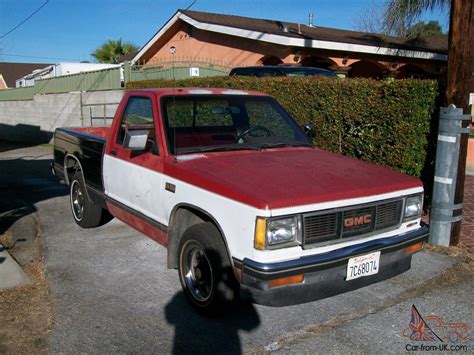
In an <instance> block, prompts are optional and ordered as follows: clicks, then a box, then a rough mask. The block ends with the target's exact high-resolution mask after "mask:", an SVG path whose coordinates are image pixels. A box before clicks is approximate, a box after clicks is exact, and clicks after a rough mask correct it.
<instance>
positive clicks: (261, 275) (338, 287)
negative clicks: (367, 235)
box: [234, 225, 429, 306]
mask: <svg viewBox="0 0 474 355" xmlns="http://www.w3.org/2000/svg"><path fill="white" fill-rule="evenodd" d="M428 236H429V229H428V227H427V226H426V225H423V226H421V227H420V228H419V229H417V230H415V231H412V232H408V233H405V234H400V235H396V236H392V237H389V238H382V239H378V240H371V241H368V242H364V243H361V244H357V245H351V246H348V247H345V248H341V249H337V250H334V251H331V252H328V253H324V254H317V255H311V256H307V257H303V258H299V259H295V260H290V261H283V262H277V263H259V262H256V261H253V260H249V259H244V260H243V261H239V260H236V259H234V265H235V267H236V268H238V269H240V274H241V297H242V298H244V299H248V300H251V301H252V302H255V303H259V304H264V305H268V306H287V305H293V304H298V303H305V302H311V301H315V300H319V299H323V298H326V297H330V296H333V295H336V294H339V293H344V292H348V291H352V290H355V289H358V288H360V287H364V286H367V285H370V284H373V283H376V282H379V281H382V280H386V279H389V278H391V277H393V276H396V275H399V274H401V273H403V272H405V271H408V270H409V269H410V267H411V258H412V255H413V253H406V252H405V250H404V249H405V248H407V247H409V246H410V245H413V244H416V243H419V242H425V241H427V239H428ZM375 251H380V252H381V255H380V267H379V272H378V273H377V274H375V275H371V276H365V277H360V278H358V279H354V280H350V281H346V272H347V262H348V260H349V258H353V257H355V256H360V255H364V254H368V253H371V252H375ZM301 274H303V275H304V282H302V283H298V284H291V285H286V286H279V287H274V288H270V287H269V281H270V280H275V279H279V278H284V277H289V276H294V275H301Z"/></svg>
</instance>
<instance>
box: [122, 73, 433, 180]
mask: <svg viewBox="0 0 474 355" xmlns="http://www.w3.org/2000/svg"><path fill="white" fill-rule="evenodd" d="M173 86H191V87H224V88H234V89H248V90H257V91H262V92H266V93H268V94H270V95H272V96H274V97H275V98H276V99H277V100H278V101H279V102H280V103H281V104H282V105H283V106H284V107H285V108H286V109H287V110H288V112H290V113H291V114H292V115H293V117H294V118H295V119H296V120H297V121H298V122H299V123H300V124H305V123H308V122H312V123H313V124H314V127H315V133H316V136H315V144H316V145H317V146H318V147H320V148H323V149H327V150H330V151H333V152H340V153H342V154H345V155H348V156H353V157H357V158H360V159H363V160H368V161H371V162H374V163H377V164H383V165H387V166H390V167H392V168H394V169H396V170H398V171H401V172H404V173H407V174H409V175H412V176H415V177H422V175H423V176H425V175H426V171H427V170H429V171H431V169H430V167H432V165H433V162H432V161H431V160H432V156H433V154H427V149H430V150H432V149H433V148H432V145H431V144H430V145H428V138H429V137H430V136H431V135H432V132H431V131H432V127H431V126H432V125H431V123H432V122H431V117H432V116H433V114H434V112H435V107H436V100H437V96H438V86H437V82H436V81H428V80H397V81H391V82H389V81H374V80H368V79H349V80H341V79H331V78H315V77H312V78H311V77H307V78H287V77H285V78H265V79H258V78H253V77H214V78H193V79H187V80H179V81H175V82H173V81H160V80H149V81H137V82H130V83H128V84H127V89H129V90H131V89H139V88H152V87H173ZM427 156H428V157H429V158H428V159H429V160H427V159H426V157H427ZM427 168H428V169H427ZM423 170H425V172H423ZM430 175H431V174H428V176H430ZM426 180H427V181H425V182H427V183H428V184H427V185H428V186H430V182H429V181H428V180H429V179H428V178H427V179H426ZM428 186H427V187H428Z"/></svg>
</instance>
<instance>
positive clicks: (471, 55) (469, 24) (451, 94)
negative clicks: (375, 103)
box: [385, 0, 474, 245]
mask: <svg viewBox="0 0 474 355" xmlns="http://www.w3.org/2000/svg"><path fill="white" fill-rule="evenodd" d="M436 7H441V8H449V11H450V23H449V36H448V80H447V88H446V93H445V100H444V104H445V106H446V105H448V104H455V105H456V106H457V107H460V108H462V109H463V110H464V112H468V110H469V92H473V91H474V77H473V74H472V73H473V72H474V49H472V43H473V39H474V2H473V1H472V0H389V1H388V7H387V12H386V13H385V21H386V23H387V26H388V27H389V28H396V26H399V25H400V24H402V23H406V21H413V20H414V19H416V18H419V17H420V15H421V14H422V13H423V12H424V11H425V10H432V9H434V8H436ZM467 140H468V135H467V134H463V135H461V149H460V154H459V161H458V176H457V179H456V191H455V197H454V203H455V204H460V203H462V201H463V197H464V196H463V195H464V181H465V171H466V155H467ZM454 212H455V214H454V216H457V215H459V212H460V210H456V211H454ZM460 234H461V222H456V223H454V224H453V228H452V232H451V242H450V244H454V245H455V244H457V243H458V242H459V236H460Z"/></svg>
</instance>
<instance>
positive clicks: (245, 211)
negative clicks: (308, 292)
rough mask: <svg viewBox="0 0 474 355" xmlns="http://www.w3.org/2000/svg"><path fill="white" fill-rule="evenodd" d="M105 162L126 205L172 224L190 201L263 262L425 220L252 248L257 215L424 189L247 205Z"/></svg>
mask: <svg viewBox="0 0 474 355" xmlns="http://www.w3.org/2000/svg"><path fill="white" fill-rule="evenodd" d="M103 164H104V165H103V171H104V172H103V174H104V187H105V193H106V195H107V196H110V197H112V198H114V199H116V200H117V201H120V202H122V203H124V204H126V205H127V206H129V207H131V208H133V209H135V210H137V211H139V212H141V213H143V214H144V215H146V216H148V217H150V218H153V219H154V220H156V221H157V222H159V223H161V224H163V225H165V226H168V225H169V219H170V215H171V212H172V211H173V208H174V207H175V206H176V205H178V204H182V203H186V204H191V205H194V206H197V207H199V208H201V209H203V210H205V211H206V212H208V213H209V214H210V215H211V216H212V217H213V218H215V220H216V221H217V223H218V224H219V225H220V226H221V228H222V230H223V231H224V234H225V237H226V241H227V245H228V246H229V250H230V253H231V256H233V257H236V258H238V259H240V260H242V259H244V258H250V259H252V260H255V261H259V262H277V261H284V260H292V259H297V258H300V257H303V256H308V255H315V254H321V253H325V252H328V251H332V250H336V249H339V248H343V247H346V246H349V245H355V244H359V243H363V242H366V241H369V240H376V239H380V238H386V237H390V236H394V235H398V234H401V233H406V232H409V231H412V230H415V229H417V228H419V221H420V220H419V219H418V220H416V221H410V222H408V223H410V226H408V223H404V224H402V225H401V227H400V228H398V229H397V230H394V231H390V232H387V233H382V234H378V235H373V236H370V237H366V238H362V239H359V240H355V241H347V242H343V243H338V244H333V245H326V246H323V247H317V248H313V249H308V250H303V249H302V248H301V247H299V246H296V247H291V248H284V249H276V250H266V251H261V250H256V249H254V247H253V243H254V232H255V220H256V217H257V216H262V217H270V216H278V215H284V214H288V213H297V212H298V213H302V212H309V211H316V210H318V209H325V208H333V207H342V206H348V205H353V204H361V203H367V202H372V201H377V200H381V199H387V198H393V197H399V196H404V195H408V194H413V193H416V192H420V191H422V189H421V188H415V189H408V190H403V191H398V192H393V193H389V194H383V195H378V196H367V197H363V198H357V199H348V200H343V201H333V202H329V203H320V204H311V205H305V206H295V207H291V208H283V209H275V210H269V209H258V208H255V207H252V206H249V205H246V204H244V203H241V202H238V201H235V200H232V199H230V198H228V197H225V196H222V195H219V194H216V193H214V192H210V191H208V190H205V189H202V188H200V187H197V186H194V185H191V184H189V183H186V182H184V181H181V180H178V179H176V178H173V177H171V176H168V175H164V174H162V173H159V172H156V171H152V170H150V169H147V168H143V167H141V166H138V165H135V164H132V163H129V162H126V161H123V160H120V159H118V158H115V157H112V156H109V155H105V156H104V163H103ZM124 172H126V173H124ZM137 182H139V183H137ZM166 183H171V184H174V185H175V186H176V190H175V193H172V192H170V191H166V190H165V184H166ZM289 211H291V212H289ZM414 222H417V224H416V225H412V224H413V223H414Z"/></svg>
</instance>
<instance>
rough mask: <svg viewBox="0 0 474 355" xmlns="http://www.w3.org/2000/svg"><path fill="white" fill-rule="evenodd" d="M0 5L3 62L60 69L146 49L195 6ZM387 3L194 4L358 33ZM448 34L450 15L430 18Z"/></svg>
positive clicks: (73, 1) (125, 2)
mask: <svg viewBox="0 0 474 355" xmlns="http://www.w3.org/2000/svg"><path fill="white" fill-rule="evenodd" d="M46 1H47V0H0V61H3V62H18V63H58V62H62V61H75V62H78V61H83V60H89V61H92V60H93V59H92V58H91V56H90V53H92V52H93V51H94V49H96V48H97V47H99V46H100V45H101V44H102V43H103V42H105V41H106V40H108V39H118V38H122V40H123V41H129V42H132V43H134V44H136V45H138V46H139V47H141V46H143V45H144V44H145V43H146V42H147V41H148V40H149V39H150V38H151V37H152V36H153V35H154V34H155V33H156V32H157V31H158V30H159V29H160V27H161V26H163V25H164V24H165V23H166V21H168V20H169V19H170V18H171V17H172V16H173V14H174V13H175V12H176V10H177V9H184V8H186V7H188V6H189V5H191V3H192V2H193V0H152V1H147V0H142V1H137V0H49V1H48V2H47V3H46V5H45V6H44V7H43V8H41V10H39V11H38V12H37V13H36V14H35V15H33V16H32V17H31V18H30V19H29V20H27V21H26V22H25V23H24V24H22V25H21V26H20V27H18V28H17V29H15V30H14V31H13V32H11V33H10V34H8V35H6V36H5V37H4V38H1V37H2V36H3V35H5V34H6V33H7V32H9V31H10V30H11V29H12V28H14V27H15V26H17V25H18V24H19V23H21V22H22V21H23V20H24V19H25V18H27V17H28V16H29V15H31V14H32V13H33V12H34V11H35V10H37V9H38V8H39V7H41V6H42V5H43V4H44V3H45V2H46ZM382 3H383V0H338V1H337V0H299V1H295V0H196V2H195V3H194V4H193V5H192V7H191V8H190V9H191V10H196V11H204V12H215V13H221V14H228V15H239V16H247V17H256V18H265V19H273V20H280V21H287V22H297V23H302V24H307V22H308V14H309V13H313V15H314V20H313V23H314V25H315V26H322V27H332V28H340V29H347V30H354V29H356V28H355V26H356V22H357V20H356V19H357V18H358V17H359V16H361V15H362V16H363V14H364V13H366V12H365V11H366V10H367V9H368V8H370V7H371V6H381V5H382ZM431 19H433V20H438V21H439V22H440V24H441V25H442V26H443V30H444V31H447V15H446V14H445V13H443V12H441V11H435V12H434V13H428V14H426V15H425V16H424V17H423V18H422V20H425V21H428V20H431Z"/></svg>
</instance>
